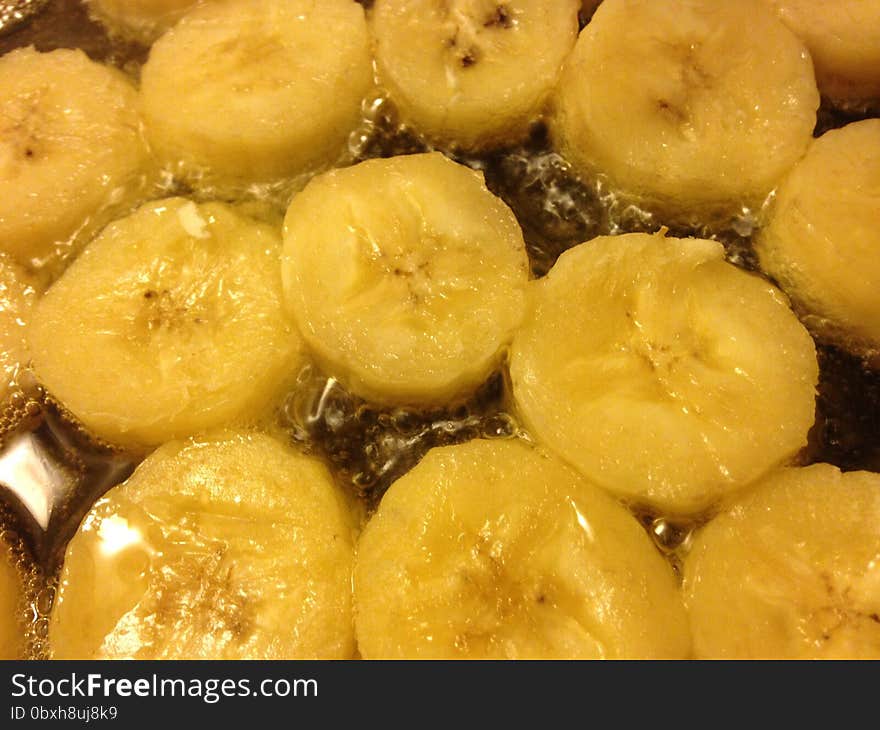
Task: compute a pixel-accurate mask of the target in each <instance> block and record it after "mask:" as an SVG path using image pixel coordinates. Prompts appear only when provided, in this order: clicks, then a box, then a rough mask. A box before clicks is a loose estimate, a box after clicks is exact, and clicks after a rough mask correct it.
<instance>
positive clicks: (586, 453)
mask: <svg viewBox="0 0 880 730" xmlns="http://www.w3.org/2000/svg"><path fill="white" fill-rule="evenodd" d="M510 371H511V377H512V381H513V394H514V399H515V401H516V405H517V407H518V408H519V410H520V412H521V414H522V416H523V418H524V420H525V423H526V425H527V427H528V428H529V429H530V430H531V432H532V433H533V434H534V435H535V436H536V437H538V438H539V439H540V440H542V441H543V442H545V443H546V444H547V445H548V446H549V447H550V448H551V449H553V450H554V451H556V452H557V453H558V454H560V455H561V456H562V457H563V458H565V459H566V460H568V461H569V462H570V463H571V464H573V465H574V466H576V467H577V468H578V469H579V470H580V471H581V472H582V473H583V474H584V475H585V476H586V477H587V478H588V479H590V480H592V481H593V482H595V483H596V484H599V485H600V486H602V487H605V488H606V489H608V490H610V491H611V492H613V493H615V494H617V495H619V496H620V497H622V498H624V499H626V500H629V501H632V502H635V503H640V504H647V505H650V506H652V507H653V508H654V509H657V510H660V511H661V512H667V513H677V514H687V513H695V512H698V511H700V510H703V509H705V508H707V507H709V506H710V505H711V504H712V503H713V502H715V501H717V500H718V499H719V498H721V497H722V496H723V495H724V494H726V493H727V492H729V491H732V490H734V489H738V488H740V487H742V486H744V485H746V484H748V483H749V482H751V481H753V480H755V479H757V478H758V477H760V476H761V475H762V474H763V473H764V472H766V471H767V470H769V469H770V468H771V467H773V466H775V465H777V464H779V463H781V462H783V461H785V460H786V459H789V458H791V457H792V456H793V455H794V454H795V453H796V452H797V451H798V450H799V449H801V448H802V447H803V446H805V445H806V443H807V432H808V431H809V429H810V427H811V426H812V424H813V420H814V416H815V389H816V383H817V380H818V371H819V368H818V365H817V362H816V351H815V347H814V345H813V340H812V339H811V338H810V336H809V334H808V333H807V331H806V330H805V329H804V327H803V325H801V323H800V322H799V321H798V319H797V317H796V316H795V315H794V313H793V312H792V311H791V309H790V308H789V305H788V301H787V299H786V298H785V295H783V294H782V293H781V292H779V291H778V290H777V289H776V288H775V287H773V286H772V285H770V284H769V283H767V282H766V281H764V280H763V279H761V278H760V277H758V276H756V275H754V274H750V273H747V272H745V271H742V270H741V269H738V268H736V267H735V266H733V265H732V264H729V263H727V262H726V261H725V260H724V249H723V248H722V246H721V244H720V243H717V242H716V241H706V240H700V239H678V238H669V237H664V236H663V235H662V234H658V235H654V236H651V235H647V234H642V233H634V234H629V235H624V236H604V237H599V238H596V239H593V240H592V241H588V242H587V243H583V244H581V245H579V246H576V247H575V248H573V249H571V250H569V251H567V252H565V253H564V254H563V255H562V256H561V257H560V258H559V260H558V261H557V262H556V265H555V266H554V267H553V269H551V271H550V273H549V274H548V275H547V276H546V277H545V278H544V279H541V280H539V281H537V282H534V284H532V290H531V308H530V313H529V314H528V315H527V317H526V321H525V323H524V324H523V327H522V328H521V329H520V330H519V331H518V332H517V334H516V336H515V338H514V341H513V346H512V348H511V363H510Z"/></svg>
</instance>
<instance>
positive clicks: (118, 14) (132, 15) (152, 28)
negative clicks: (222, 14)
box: [85, 0, 211, 46]
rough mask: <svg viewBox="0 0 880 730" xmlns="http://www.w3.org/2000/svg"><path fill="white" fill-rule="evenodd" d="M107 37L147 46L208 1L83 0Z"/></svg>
mask: <svg viewBox="0 0 880 730" xmlns="http://www.w3.org/2000/svg"><path fill="white" fill-rule="evenodd" d="M85 1H86V3H88V6H89V11H90V14H91V15H92V17H94V18H96V19H97V20H98V21H99V22H101V23H102V24H103V25H104V26H106V27H107V29H108V30H109V32H110V33H112V34H115V35H119V36H122V37H123V38H132V39H133V40H135V41H138V42H139V43H142V44H144V45H147V46H148V45H150V44H151V43H152V42H153V41H155V40H156V39H157V38H158V37H159V36H160V35H162V34H163V33H164V32H165V31H166V30H168V29H169V28H170V27H171V26H173V25H174V24H175V23H176V22H177V21H178V20H180V19H181V18H182V17H183V16H184V15H185V14H186V13H187V12H188V11H190V10H192V8H194V7H195V6H196V5H197V4H199V2H202V3H205V2H211V0H85Z"/></svg>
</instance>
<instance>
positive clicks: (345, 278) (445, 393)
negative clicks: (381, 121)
mask: <svg viewBox="0 0 880 730" xmlns="http://www.w3.org/2000/svg"><path fill="white" fill-rule="evenodd" d="M282 266H283V277H284V292H285V298H286V302H287V305H288V307H289V309H290V311H291V312H292V313H293V315H294V317H295V318H296V321H297V324H298V325H299V328H300V331H301V332H302V334H303V337H304V338H305V340H306V341H307V342H308V344H309V345H310V346H311V347H312V349H313V350H314V351H315V353H316V354H317V355H318V357H319V358H320V359H321V360H322V361H323V363H324V365H325V367H326V368H327V369H328V370H330V371H331V372H332V374H333V375H334V376H336V377H338V378H340V379H341V380H343V381H344V383H345V384H346V386H347V387H348V388H350V389H351V390H352V391H354V392H356V393H358V394H359V395H362V396H364V397H366V398H371V399H374V400H378V401H382V402H397V403H399V402H403V403H412V404H415V405H419V404H425V403H437V402H442V401H446V400H449V399H451V398H453V397H456V396H458V395H461V394H463V393H464V392H465V391H468V390H470V389H473V388H475V387H476V386H477V385H478V384H479V383H481V382H482V381H483V380H485V378H487V377H488V376H489V374H490V373H491V372H492V370H493V369H494V368H495V367H496V366H497V365H498V364H499V362H500V360H501V357H502V350H503V348H504V347H505V345H506V344H507V343H508V342H509V341H510V338H511V336H512V333H513V330H514V329H515V328H516V327H517V325H518V324H519V322H520V320H521V319H522V315H523V308H524V300H525V288H526V283H527V281H528V270H529V263H528V257H527V255H526V250H525V244H524V242H523V237H522V232H521V231H520V229H519V225H518V224H517V222H516V218H514V215H513V213H512V212H511V211H510V209H509V208H508V207H507V206H506V205H504V203H502V202H501V200H499V199H498V198H496V197H495V196H494V195H492V194H491V193H490V192H489V191H488V190H487V189H486V186H485V184H484V182H483V178H482V176H481V175H480V174H479V173H476V172H474V171H472V170H470V169H468V168H466V167H464V166H462V165H457V164H456V163H454V162H451V161H450V160H448V159H447V158H445V157H443V155H441V154H440V153H436V152H435V153H431V154H422V155H409V156H403V157H395V158H392V159H384V160H368V161H366V162H362V163H361V164H359V165H355V166H354V167H350V168H347V169H342V170H333V171H332V172H329V173H326V174H324V175H322V176H320V177H318V178H315V179H314V180H312V181H311V182H310V183H309V185H308V186H307V187H306V188H305V190H303V191H302V192H301V193H299V194H298V195H297V196H296V197H295V198H294V199H293V203H292V204H291V205H290V208H289V209H288V211H287V216H286V218H285V221H284V259H283V264H282Z"/></svg>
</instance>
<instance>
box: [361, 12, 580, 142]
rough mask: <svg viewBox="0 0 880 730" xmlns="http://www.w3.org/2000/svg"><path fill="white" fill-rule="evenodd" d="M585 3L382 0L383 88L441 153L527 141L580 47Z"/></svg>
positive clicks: (378, 35)
mask: <svg viewBox="0 0 880 730" xmlns="http://www.w3.org/2000/svg"><path fill="white" fill-rule="evenodd" d="M579 9H580V3H579V0H554V2H549V3H548V2H546V0H403V1H402V2H401V0H377V2H376V3H375V5H374V6H373V10H372V14H371V17H370V21H371V30H372V32H373V36H374V41H375V48H376V69H377V72H378V77H379V81H380V83H382V84H383V85H384V86H386V87H387V88H388V91H389V94H390V96H391V98H392V99H393V100H394V101H395V103H396V104H397V106H398V108H399V110H400V112H401V114H402V116H403V118H404V119H406V120H407V121H408V122H409V123H410V124H412V125H413V126H414V127H415V128H416V129H417V130H419V131H421V132H423V133H424V134H425V135H426V136H428V137H429V138H430V139H432V140H435V141H437V142H439V143H441V144H447V145H450V144H451V145H458V146H463V147H468V148H474V147H481V146H486V145H491V144H497V143H503V142H515V141H517V140H519V139H521V138H522V137H524V136H525V135H526V134H527V132H528V128H529V124H530V122H533V121H534V120H535V119H537V118H538V117H539V116H540V115H541V113H542V112H543V108H544V103H545V101H546V100H547V97H548V95H549V94H550V92H551V90H552V89H553V87H554V85H555V84H556V80H557V78H558V76H559V71H560V68H561V66H562V62H563V60H564V59H565V57H566V56H567V55H568V53H569V52H570V51H571V49H572V47H573V46H574V42H575V40H576V38H577V29H578V10H579Z"/></svg>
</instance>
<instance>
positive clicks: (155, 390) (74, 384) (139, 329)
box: [30, 198, 299, 446]
mask: <svg viewBox="0 0 880 730" xmlns="http://www.w3.org/2000/svg"><path fill="white" fill-rule="evenodd" d="M280 246H281V241H280V236H279V234H278V233H277V232H276V230H275V229H274V228H272V227H270V226H267V225H265V224H262V223H257V222H255V221H252V220H249V219H246V218H243V217H240V216H238V215H237V214H235V213H234V212H233V211H232V210H231V209H230V208H228V207H226V206H224V205H222V204H220V203H208V204H204V205H196V204H195V203H193V202H191V201H187V200H184V199H182V198H172V199H168V200H163V201H158V202H153V203H149V204H147V205H145V206H143V207H142V208H140V209H139V210H138V211H137V212H135V213H134V214H132V215H131V216H129V217H127V218H124V219H122V220H119V221H117V222H115V223H113V224H111V225H109V226H108V227H107V228H105V229H104V231H103V232H102V233H101V235H100V236H99V237H98V238H96V239H95V240H94V241H93V242H92V243H91V244H89V246H87V247H86V249H85V250H84V251H83V253H82V254H81V256H80V257H79V258H78V259H77V260H76V261H74V263H73V264H72V265H71V266H70V268H68V269H67V271H66V272H65V273H64V275H63V276H62V277H61V278H60V279H59V280H58V281H57V282H55V284H54V285H53V286H52V287H51V288H50V289H49V291H48V292H46V294H45V295H44V297H43V298H42V299H41V300H40V302H39V303H38V305H37V307H36V309H35V311H34V316H33V322H32V326H31V330H30V346H31V354H32V358H33V368H34V371H35V373H36V375H37V378H38V379H39V380H40V381H41V382H42V383H43V384H44V385H45V386H46V388H47V389H48V390H49V392H50V393H52V394H53V395H54V396H55V397H56V398H57V399H58V400H60V401H61V403H63V404H64V405H65V406H66V407H67V408H68V409H69V410H70V411H71V412H72V413H73V414H74V415H75V416H76V417H77V418H79V419H80V420H81V421H82V422H83V423H84V424H85V425H86V426H87V427H88V428H90V429H91V430H92V431H93V432H94V433H96V434H97V435H98V436H101V437H103V438H105V439H107V440H109V441H112V442H116V443H120V444H125V445H134V446H148V445H154V444H159V443H162V442H164V441H168V440H170V439H172V438H178V437H183V436H188V435H191V434H194V433H197V432H199V431H202V430H205V429H208V428H211V427H213V426H216V425H220V424H224V423H227V422H229V421H230V420H238V421H244V420H248V419H251V418H256V417H257V416H258V415H259V414H260V412H261V411H262V409H263V408H264V407H265V406H267V405H268V404H269V402H270V401H271V399H272V398H273V397H274V396H275V394H276V393H277V392H278V390H279V388H280V387H282V385H283V383H284V379H285V378H286V377H287V376H288V375H289V374H290V373H291V372H293V371H295V369H296V364H295V359H294V358H295V356H296V354H297V353H298V352H299V337H298V336H297V335H296V331H295V327H294V325H293V323H292V322H291V321H290V320H289V319H288V318H287V316H286V314H285V313H284V311H283V302H282V293H281V274H280V266H279V257H280Z"/></svg>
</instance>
